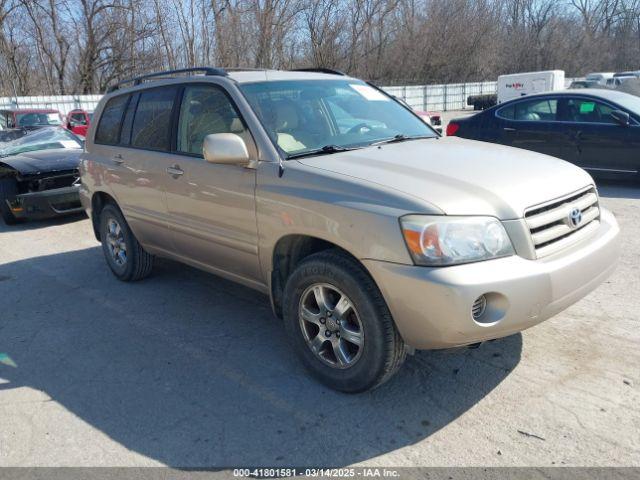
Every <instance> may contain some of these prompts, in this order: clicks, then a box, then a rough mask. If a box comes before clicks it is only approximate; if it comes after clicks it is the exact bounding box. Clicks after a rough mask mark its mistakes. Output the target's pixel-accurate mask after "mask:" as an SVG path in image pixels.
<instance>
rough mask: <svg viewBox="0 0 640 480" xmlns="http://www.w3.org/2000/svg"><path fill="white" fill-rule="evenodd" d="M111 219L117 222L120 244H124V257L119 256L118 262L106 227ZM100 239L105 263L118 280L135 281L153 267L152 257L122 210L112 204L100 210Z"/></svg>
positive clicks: (145, 275)
mask: <svg viewBox="0 0 640 480" xmlns="http://www.w3.org/2000/svg"><path fill="white" fill-rule="evenodd" d="M111 221H115V222H117V225H118V226H119V227H120V231H121V233H122V240H121V243H120V244H124V246H125V249H124V251H125V256H124V259H122V258H121V260H120V261H122V263H118V261H117V260H116V258H115V257H114V254H113V253H112V250H111V247H110V242H109V238H110V237H109V231H108V228H109V226H110V225H111V224H112V223H111ZM100 239H101V241H102V252H103V253H104V257H105V259H106V260H107V264H108V265H109V268H110V269H111V271H112V272H113V274H114V275H115V276H116V277H117V278H118V279H119V280H122V281H124V282H135V281H137V280H142V279H143V278H145V277H148V276H149V274H150V273H151V270H152V269H153V259H154V257H153V255H151V254H149V253H147V252H146V251H145V250H144V248H142V246H141V245H140V243H138V240H137V239H136V237H135V236H134V235H133V233H132V232H131V229H130V228H129V224H128V223H127V221H126V220H125V219H124V216H123V215H122V212H120V209H118V207H116V206H115V205H113V204H108V205H106V206H105V207H104V208H103V209H102V211H101V212H100ZM120 250H121V249H120Z"/></svg>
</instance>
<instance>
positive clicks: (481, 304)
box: [471, 295, 487, 320]
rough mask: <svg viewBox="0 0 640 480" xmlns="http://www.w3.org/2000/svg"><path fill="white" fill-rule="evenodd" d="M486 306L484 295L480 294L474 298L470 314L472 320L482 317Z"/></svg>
mask: <svg viewBox="0 0 640 480" xmlns="http://www.w3.org/2000/svg"><path fill="white" fill-rule="evenodd" d="M486 308H487V297H485V296H484V295H480V296H479V297H478V298H476V301H475V302H473V306H472V307H471V316H472V317H473V319H474V320H478V319H479V318H480V317H482V314H483V313H484V311H485V310H486Z"/></svg>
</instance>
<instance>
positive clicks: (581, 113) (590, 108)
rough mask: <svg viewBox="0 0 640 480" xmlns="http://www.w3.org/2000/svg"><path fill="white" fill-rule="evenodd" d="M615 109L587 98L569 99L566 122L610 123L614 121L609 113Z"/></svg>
mask: <svg viewBox="0 0 640 480" xmlns="http://www.w3.org/2000/svg"><path fill="white" fill-rule="evenodd" d="M614 110H615V109H614V108H612V107H610V106H608V105H605V104H604V103H600V102H597V101H595V100H591V99H588V98H569V99H568V100H567V108H566V117H567V118H566V120H567V121H569V122H580V123H611V124H615V123H616V122H615V120H614V119H613V117H612V116H611V112H613V111H614Z"/></svg>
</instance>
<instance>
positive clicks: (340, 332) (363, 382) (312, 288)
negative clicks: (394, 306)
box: [283, 251, 406, 393]
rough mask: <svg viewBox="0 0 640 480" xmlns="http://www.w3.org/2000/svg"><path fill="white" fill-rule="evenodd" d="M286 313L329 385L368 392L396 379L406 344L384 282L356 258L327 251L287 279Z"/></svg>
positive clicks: (311, 364) (310, 362)
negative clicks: (382, 285) (385, 295)
mask: <svg viewBox="0 0 640 480" xmlns="http://www.w3.org/2000/svg"><path fill="white" fill-rule="evenodd" d="M283 307H284V309H283V313H284V320H285V328H286V330H287V333H288V336H289V339H290V341H291V343H292V344H293V347H294V349H295V350H296V352H297V353H298V355H299V356H300V358H301V360H302V362H303V363H304V365H305V366H306V367H307V368H308V369H309V370H310V372H311V373H312V374H313V375H314V376H315V377H316V378H318V379H319V380H320V381H321V382H323V383H324V384H326V385H327V386H329V387H331V388H333V389H336V390H340V391H343V392H350V393H355V392H362V391H366V390H370V389H372V388H375V387H377V386H379V385H381V384H382V383H384V382H385V381H386V380H388V379H389V378H391V377H392V376H393V374H394V373H395V372H396V371H397V370H398V368H399V367H400V365H402V362H403V361H404V359H405V356H406V348H405V345H404V342H403V341H402V338H401V337H400V334H399V333H398V331H397V329H396V327H395V324H394V323H393V319H392V317H391V313H390V312H389V309H388V308H387V305H386V302H385V301H384V298H383V297H382V294H381V293H380V291H379V290H378V287H377V286H376V284H375V283H374V282H373V280H372V279H371V277H370V276H369V275H368V274H367V272H366V271H365V270H364V269H363V267H362V266H361V265H360V264H358V263H357V262H356V261H355V260H353V259H351V258H349V257H347V256H346V255H343V254H341V253H339V252H334V251H327V252H320V253H317V254H314V255H311V256H310V257H308V258H307V259H305V260H303V261H302V262H301V263H300V265H298V267H297V268H296V269H295V271H294V272H293V273H292V274H291V276H290V277H289V280H288V281H287V284H286V287H285V292H284V298H283Z"/></svg>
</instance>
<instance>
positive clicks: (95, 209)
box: [91, 191, 120, 241]
mask: <svg viewBox="0 0 640 480" xmlns="http://www.w3.org/2000/svg"><path fill="white" fill-rule="evenodd" d="M109 204H111V205H115V206H116V207H118V202H116V199H115V198H113V197H112V196H111V195H109V194H108V193H107V192H103V191H98V192H95V193H94V194H93V195H92V196H91V225H92V227H93V234H94V235H95V237H96V240H98V241H100V212H102V209H103V208H104V207H105V206H106V205H109ZM119 208H120V207H118V209H119Z"/></svg>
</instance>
